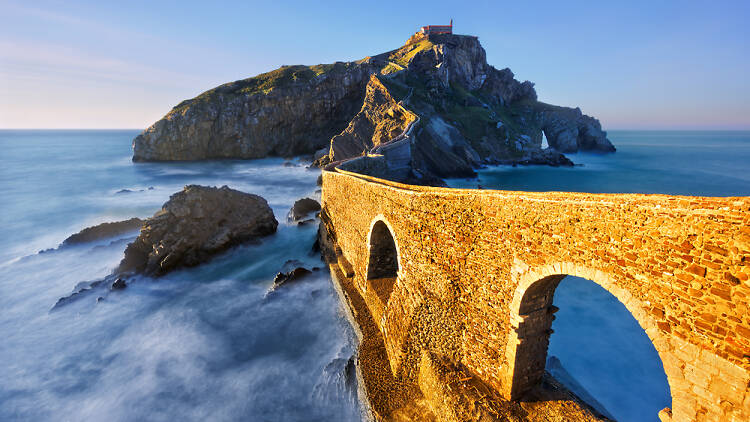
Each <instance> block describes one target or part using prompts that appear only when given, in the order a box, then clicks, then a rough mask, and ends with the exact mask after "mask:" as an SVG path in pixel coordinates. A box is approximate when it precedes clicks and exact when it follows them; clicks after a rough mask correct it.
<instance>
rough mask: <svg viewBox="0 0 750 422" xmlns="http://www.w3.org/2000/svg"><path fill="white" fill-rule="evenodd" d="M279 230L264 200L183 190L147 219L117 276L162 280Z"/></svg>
mask: <svg viewBox="0 0 750 422" xmlns="http://www.w3.org/2000/svg"><path fill="white" fill-rule="evenodd" d="M277 226H278V222H277V221H276V218H274V215H273V211H272V210H271V208H270V207H269V206H268V203H267V202H266V200H265V199H263V198H261V197H260V196H257V195H253V194H249V193H244V192H240V191H237V190H234V189H230V188H228V187H227V186H223V187H221V188H214V187H205V186H197V185H189V186H185V188H184V189H183V190H182V191H181V192H178V193H175V194H174V195H172V196H171V197H170V198H169V201H167V202H166V203H165V204H164V206H163V207H162V209H161V210H160V211H159V212H157V213H156V214H154V216H153V217H151V218H149V219H147V220H146V221H145V223H144V225H143V228H142V229H141V233H140V235H139V236H138V238H137V239H136V240H135V241H134V242H133V243H131V244H129V245H128V247H127V248H126V249H125V258H123V260H122V262H120V266H119V268H118V270H117V272H118V273H127V272H137V273H144V274H147V275H154V276H158V275H162V274H164V273H166V272H168V271H170V270H172V269H175V268H178V267H190V266H195V265H198V264H200V263H201V262H203V261H205V260H207V259H208V258H210V257H211V256H212V255H214V254H216V253H218V252H221V251H223V250H225V249H227V248H229V247H230V246H233V245H235V244H238V243H241V242H245V241H248V240H252V239H256V238H258V237H261V236H267V235H269V234H272V233H274V232H275V231H276V227H277Z"/></svg>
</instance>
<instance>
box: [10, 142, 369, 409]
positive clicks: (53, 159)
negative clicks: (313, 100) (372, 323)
mask: <svg viewBox="0 0 750 422" xmlns="http://www.w3.org/2000/svg"><path fill="white" fill-rule="evenodd" d="M135 135H137V132H136V131H0V149H2V151H3V152H2V154H0V204H2V205H1V206H2V212H0V218H1V219H2V220H0V227H2V230H3V233H2V234H3V235H2V236H0V309H2V312H0V338H2V341H0V379H2V382H0V420H1V421H15V420H24V421H27V420H28V421H58V420H66V421H101V420H109V421H173V420H192V421H202V420H212V421H235V420H236V421H239V420H242V421H246V420H252V421H282V420H283V421H349V420H357V419H359V407H358V403H357V401H356V392H355V389H354V387H353V386H352V384H351V381H350V378H348V377H347V371H346V364H347V362H348V360H349V358H350V357H351V356H352V353H353V350H354V349H353V347H354V344H355V341H354V337H353V333H352V330H351V327H350V326H349V325H348V323H347V322H346V320H345V319H344V318H343V316H342V314H341V313H340V310H341V308H340V305H339V303H338V298H337V297H336V294H335V292H334V291H333V289H332V286H331V283H330V279H329V275H328V273H327V272H326V271H325V270H321V271H318V272H316V273H313V275H312V276H310V277H308V278H306V279H303V280H301V281H299V282H298V283H295V284H291V285H288V286H284V287H282V288H280V289H278V290H277V291H276V292H275V293H274V294H273V295H270V296H267V292H268V288H269V286H270V285H271V283H272V280H273V277H274V275H275V273H276V272H277V271H279V270H280V269H281V267H282V265H283V264H284V263H285V262H286V261H287V260H289V259H296V260H299V261H301V262H302V263H304V264H305V265H306V266H307V267H308V268H309V267H312V266H319V267H320V266H323V265H322V262H321V261H320V259H319V257H318V256H317V255H315V254H312V253H311V247H312V245H313V242H314V240H315V235H316V227H314V226H313V225H309V226H302V227H297V226H295V225H290V224H288V223H287V222H286V213H287V212H288V210H289V208H290V207H291V205H292V204H293V202H294V201H295V200H296V199H299V198H301V197H304V196H309V197H315V196H316V195H317V194H316V192H315V191H316V188H317V186H316V184H315V181H316V178H317V176H318V171H314V170H308V169H307V168H306V167H305V166H304V165H303V163H299V162H296V161H291V162H287V163H285V162H284V160H282V159H268V160H257V161H216V162H206V163H158V164H151V163H150V164H140V163H139V164H134V163H132V162H131V161H130V155H131V149H130V142H131V140H132V138H133V137H134V136H135ZM190 183H198V184H204V185H214V186H221V185H225V184H226V185H228V186H230V187H232V188H235V189H239V190H242V191H245V192H253V193H256V194H259V195H261V196H263V197H264V198H266V199H267V200H268V201H269V204H270V205H271V207H272V208H273V210H274V214H275V215H276V218H277V220H279V222H280V225H279V228H278V232H277V233H276V234H275V235H273V236H270V237H268V238H265V239H263V240H262V241H261V243H260V244H251V245H246V246H240V247H236V248H233V249H231V250H229V251H227V252H226V253H224V254H221V255H220V256H218V257H216V258H215V259H213V260H211V261H210V262H209V263H207V264H205V265H201V266H199V267H195V268H191V269H187V270H179V271H176V272H173V273H170V274H169V275H167V276H165V277H162V278H160V279H158V280H152V279H148V278H143V279H138V280H136V281H135V282H133V283H132V284H130V285H128V287H127V289H125V290H124V291H116V292H107V290H105V289H101V290H96V291H94V292H93V293H92V294H89V295H86V296H84V297H83V298H81V299H79V300H77V301H75V302H73V303H70V304H68V305H66V306H64V307H62V308H60V309H59V310H56V311H54V312H50V309H51V308H52V306H53V305H54V304H55V302H56V301H57V300H58V299H59V298H60V297H63V296H66V295H68V294H70V293H71V292H72V290H73V288H74V287H75V286H76V284H77V283H79V282H81V281H91V280H96V279H100V278H102V277H103V276H105V275H107V274H108V273H109V272H110V271H111V270H112V269H113V268H114V267H116V266H117V264H118V263H119V261H120V259H121V258H122V253H123V250H124V248H125V245H126V244H127V242H128V241H129V240H131V239H132V238H134V236H135V233H132V234H129V235H127V236H124V237H123V238H122V239H114V240H113V239H108V240H106V241H103V242H98V243H95V244H86V245H81V246H77V247H69V248H64V249H60V250H55V251H51V252H46V253H41V254H39V253H37V252H38V251H39V250H41V249H48V248H55V247H56V246H57V245H58V244H59V243H60V242H62V241H63V240H64V239H65V238H66V237H67V236H69V235H70V234H72V233H75V232H77V231H79V230H80V229H82V228H84V227H87V226H90V225H93V224H96V223H100V222H103V221H114V220H119V219H125V218H129V217H132V216H139V217H148V216H150V215H152V214H153V213H154V212H155V211H157V210H158V209H159V208H160V207H161V204H163V203H164V202H165V201H166V200H167V199H168V197H169V195H170V194H172V193H174V192H176V191H178V190H180V189H181V188H182V187H183V186H184V185H186V184H190ZM124 189H127V190H129V191H130V192H121V191H122V190H124ZM99 297H101V298H102V299H100V300H99V301H97V299H98V298H99Z"/></svg>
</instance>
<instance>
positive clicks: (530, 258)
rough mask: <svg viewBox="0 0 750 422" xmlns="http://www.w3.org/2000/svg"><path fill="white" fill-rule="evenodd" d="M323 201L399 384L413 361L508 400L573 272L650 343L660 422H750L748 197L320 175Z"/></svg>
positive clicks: (414, 367) (527, 382)
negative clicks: (383, 237)
mask: <svg viewBox="0 0 750 422" xmlns="http://www.w3.org/2000/svg"><path fill="white" fill-rule="evenodd" d="M322 201H323V208H324V209H325V211H326V214H327V216H328V218H330V222H331V223H332V226H333V227H334V229H335V231H336V238H337V242H338V244H339V246H340V248H341V251H342V254H343V255H344V256H345V257H346V260H347V261H348V262H350V263H351V266H352V268H353V271H354V274H355V279H356V280H357V285H358V286H359V288H360V290H361V291H362V293H363V297H365V298H366V301H367V302H368V307H370V308H371V310H373V309H375V310H377V315H378V317H377V318H378V320H379V323H378V325H379V328H380V329H381V331H382V332H383V336H384V340H385V343H386V350H387V352H388V355H389V361H390V364H391V367H392V368H393V369H394V373H396V374H399V376H402V377H405V378H412V379H413V378H414V377H416V376H418V372H419V360H420V356H421V354H422V352H423V351H427V352H430V353H434V354H436V355H439V356H443V357H445V358H448V359H450V360H452V361H453V362H456V363H458V364H461V365H463V366H464V367H465V368H467V369H468V370H469V371H471V372H472V373H474V374H476V376H478V377H479V378H481V379H482V380H483V381H484V382H485V383H487V384H488V385H490V386H491V387H492V388H494V389H495V390H497V391H498V392H500V393H501V394H503V395H504V396H506V397H508V398H518V397H520V396H522V395H523V393H524V392H525V391H526V390H527V389H528V388H529V387H530V386H531V385H533V384H534V383H536V382H538V381H539V378H540V376H541V375H540V370H541V371H543V369H544V359H545V357H546V351H547V342H548V340H549V325H550V324H551V322H552V315H553V313H554V312H553V311H554V308H553V307H552V303H551V301H552V297H553V295H554V289H555V288H556V286H557V283H558V282H559V280H561V279H562V277H563V276H565V275H574V276H580V277H583V278H587V279H589V280H592V281H593V282H596V283H598V284H599V285H601V286H602V287H603V288H605V289H607V290H608V291H609V292H610V293H612V294H613V295H614V296H615V297H617V298H618V299H619V300H620V301H621V302H622V303H623V304H624V305H625V306H626V307H627V309H628V310H629V311H630V312H631V313H632V314H633V316H634V318H635V319H636V320H637V321H638V322H639V324H640V325H641V327H642V328H643V329H644V330H645V332H646V333H647V335H648V336H649V338H650V339H651V340H652V342H653V344H654V346H655V348H656V350H657V352H658V353H659V356H660V357H661V360H662V363H663V365H664V370H665V373H666V375H667V379H668V382H669V385H670V389H671V394H672V410H671V411H664V412H662V413H661V414H660V416H661V417H662V418H664V419H669V418H673V419H674V420H701V419H705V420H750V393H749V392H748V388H749V387H748V385H749V383H750V313H749V312H748V303H749V302H750V301H749V300H748V297H749V296H750V266H749V265H748V263H749V262H750V198H747V197H740V198H736V197H735V198H704V197H684V196H682V197H681V196H669V195H640V194H586V193H560V192H554V193H533V192H507V191H486V190H485V191H477V190H463V189H447V188H431V187H423V186H412V185H403V184H398V183H394V182H389V181H385V180H381V179H375V178H372V177H368V176H362V175H358V174H355V173H348V172H344V171H335V172H334V171H325V172H324V174H323V195H322ZM378 220H382V221H385V222H386V223H387V226H388V230H389V231H390V235H391V236H392V237H393V239H394V242H395V244H396V245H397V255H398V266H399V268H398V277H397V278H393V284H392V285H391V286H389V288H388V289H386V290H387V291H388V294H387V295H386V296H383V295H382V294H379V293H378V292H376V291H375V290H377V289H376V288H374V287H373V286H374V285H373V283H374V281H373V279H368V265H369V262H370V261H371V259H372V257H371V248H370V247H369V245H370V243H369V242H370V238H371V235H372V228H373V225H374V223H375V222H376V221H378ZM375 282H376V281H375ZM368 290H372V291H371V292H369V293H368ZM381 293H382V292H381ZM374 314H375V312H374ZM733 418H734V419H733Z"/></svg>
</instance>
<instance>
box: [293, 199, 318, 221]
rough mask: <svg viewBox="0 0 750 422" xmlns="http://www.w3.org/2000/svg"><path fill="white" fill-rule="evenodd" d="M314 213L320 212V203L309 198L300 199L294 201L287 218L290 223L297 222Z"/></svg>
mask: <svg viewBox="0 0 750 422" xmlns="http://www.w3.org/2000/svg"><path fill="white" fill-rule="evenodd" d="M316 211H320V202H318V201H316V200H314V199H311V198H302V199H298V200H296V201H294V205H292V208H291V209H290V210H289V215H288V218H289V220H290V221H299V220H301V219H303V218H304V217H307V216H308V215H310V214H311V213H313V212H316Z"/></svg>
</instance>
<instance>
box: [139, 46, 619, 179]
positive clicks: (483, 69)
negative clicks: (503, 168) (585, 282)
mask: <svg viewBox="0 0 750 422" xmlns="http://www.w3.org/2000/svg"><path fill="white" fill-rule="evenodd" d="M543 137H546V139H547V141H548V144H549V148H542V139H543ZM576 151H601V152H612V151H615V148H614V146H613V145H612V143H611V142H610V141H609V140H608V139H607V134H606V132H604V131H603V130H602V128H601V124H600V123H599V121H598V120H596V119H595V118H593V117H590V116H587V115H585V114H583V113H582V112H581V110H580V109H578V108H568V107H560V106H553V105H549V104H545V103H543V102H540V101H538V99H537V94H536V91H535V90H534V84H533V83H531V82H529V81H525V82H520V81H518V80H516V79H515V78H514V75H513V72H511V70H510V69H508V68H505V69H502V70H498V69H496V68H495V67H493V66H491V65H489V64H488V63H487V60H486V56H485V51H484V48H482V46H481V44H480V42H479V40H478V38H477V37H474V36H469V35H454V34H425V33H417V34H415V35H413V36H412V37H411V38H409V39H408V40H407V42H406V43H405V44H404V45H403V46H402V47H400V48H397V49H395V50H392V51H388V52H386V53H382V54H378V55H375V56H368V57H365V58H364V59H362V60H359V61H355V62H336V63H333V64H321V65H315V66H303V65H295V66H283V67H281V68H279V69H277V70H274V71H271V72H268V73H264V74H261V75H258V76H255V77H252V78H248V79H243V80H239V81H235V82H230V83H227V84H224V85H221V86H219V87H216V88H214V89H211V90H208V91H206V92H204V93H202V94H200V95H199V96H197V97H195V98H193V99H190V100H185V101H183V102H181V103H180V104H178V105H177V106H175V107H174V108H173V109H172V110H171V111H170V112H169V113H167V115H166V116H164V117H163V118H162V119H161V120H159V121H158V122H156V123H154V124H153V125H152V126H151V127H149V128H148V129H146V130H145V131H144V132H143V133H141V134H140V135H138V136H137V137H136V138H135V139H134V140H133V160H134V161H174V160H204V159H220V158H241V159H246V158H262V157H267V156H293V155H302V154H314V155H315V156H314V158H315V160H316V161H315V162H316V163H317V164H318V165H325V164H327V163H331V162H338V161H342V160H348V159H352V158H356V157H366V156H368V154H369V155H370V156H372V158H374V160H365V161H364V162H359V163H358V164H357V166H358V170H359V171H362V172H368V173H371V174H373V175H377V176H380V177H386V178H389V179H391V180H395V181H410V182H412V183H433V182H435V181H436V180H439V178H442V177H459V176H471V175H473V174H474V169H475V168H477V167H479V166H481V165H484V164H497V163H508V164H515V163H520V164H549V165H572V163H571V162H570V160H568V159H567V158H566V157H565V156H564V155H563V153H571V152H576Z"/></svg>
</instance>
